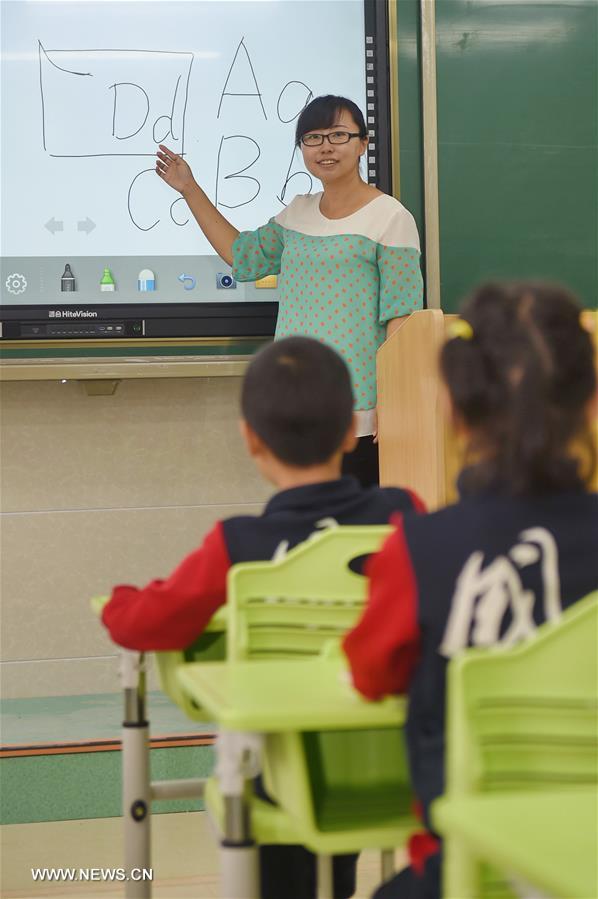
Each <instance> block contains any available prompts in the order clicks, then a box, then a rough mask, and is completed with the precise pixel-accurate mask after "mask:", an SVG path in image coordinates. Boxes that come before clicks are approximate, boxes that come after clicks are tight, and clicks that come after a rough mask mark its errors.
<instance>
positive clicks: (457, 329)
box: [449, 318, 473, 340]
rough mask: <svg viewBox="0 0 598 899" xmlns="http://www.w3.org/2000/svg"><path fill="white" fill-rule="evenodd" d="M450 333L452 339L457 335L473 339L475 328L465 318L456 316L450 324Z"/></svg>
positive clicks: (465, 338) (464, 338)
mask: <svg viewBox="0 0 598 899" xmlns="http://www.w3.org/2000/svg"><path fill="white" fill-rule="evenodd" d="M449 335H450V339H451V340H452V339H453V338H455V337H460V338H461V340H471V339H472V338H473V328H472V327H471V325H470V324H469V322H466V321H465V319H464V318H456V319H455V320H454V321H452V322H451V323H450V325H449Z"/></svg>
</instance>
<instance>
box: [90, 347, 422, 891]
mask: <svg viewBox="0 0 598 899" xmlns="http://www.w3.org/2000/svg"><path fill="white" fill-rule="evenodd" d="M241 410H242V422H241V426H242V431H243V435H244V438H245V442H246V445H247V449H248V451H249V453H250V455H251V456H252V458H253V460H254V461H255V463H256V465H257V467H258V468H259V470H260V472H261V473H262V474H263V475H264V477H265V478H266V479H267V480H269V481H270V482H272V483H273V484H274V485H275V486H276V487H277V488H278V490H279V492H278V493H276V494H275V495H274V496H273V497H272V499H271V500H270V501H269V502H268V504H267V505H266V508H265V509H264V511H263V512H262V514H261V515H243V516H236V517H234V518H229V519H227V520H225V521H219V522H218V523H217V524H216V525H215V526H214V527H213V528H212V530H211V531H210V532H209V534H208V535H207V536H206V537H205V539H204V541H203V543H202V545H201V546H200V547H199V548H198V549H196V550H195V551H194V552H192V553H191V554H190V555H188V556H187V557H186V558H185V559H183V561H182V562H181V563H180V565H179V566H178V567H177V568H176V569H175V571H174V572H173V573H172V574H171V575H170V577H168V578H167V579H166V580H155V581H151V583H149V584H148V585H147V586H146V587H144V588H142V589H138V588H137V587H132V586H119V587H115V588H114V590H113V591H112V596H111V598H110V601H109V602H108V603H107V605H106V606H105V607H104V611H103V613H102V620H103V622H104V624H105V625H106V627H107V629H108V631H109V632H110V636H111V638H112V639H113V640H114V641H115V642H116V643H119V644H120V645H121V646H125V647H127V648H128V649H134V650H140V651H142V650H147V651H152V650H153V651H158V650H175V649H183V648H185V647H186V646H189V644H191V643H192V642H193V641H194V640H195V639H196V638H197V637H198V636H199V635H200V634H201V632H202V631H203V630H204V628H205V626H206V625H207V623H208V621H209V620H210V618H211V617H212V615H213V614H214V612H215V611H216V610H217V609H218V608H219V607H220V606H222V605H223V604H224V603H225V602H226V575H227V572H228V569H229V568H230V566H231V565H234V564H235V563H237V562H247V561H264V560H267V559H272V558H273V557H274V556H275V554H276V555H277V556H278V555H279V554H280V551H281V549H282V550H283V551H286V549H291V548H292V547H293V546H296V545H297V544H298V543H301V542H302V541H304V540H306V539H307V538H308V537H309V536H310V535H311V534H312V533H313V532H314V531H316V530H318V528H322V527H327V526H331V525H333V524H334V523H337V524H339V525H348V524H353V525H357V524H359V525H364V524H378V525H379V524H386V523H387V522H388V521H389V519H390V518H391V516H392V515H393V514H394V513H397V512H408V511H410V510H414V509H415V510H418V511H421V510H423V505H422V503H421V501H420V500H419V499H418V498H417V497H416V496H415V495H414V494H413V493H411V492H410V491H408V490H402V489H400V488H398V487H386V488H380V487H370V488H367V489H364V488H362V487H361V486H360V484H359V482H358V481H357V480H356V479H355V478H353V477H350V476H346V477H341V460H342V456H343V453H345V452H350V451H351V450H352V449H353V447H354V446H355V443H356V437H355V436H354V435H355V429H354V413H353V392H352V389H351V377H350V374H349V371H348V369H347V366H346V365H345V363H344V362H343V360H342V359H341V357H340V356H339V355H338V354H337V353H336V352H335V351H334V350H332V349H330V348H329V347H327V346H325V345H324V344H321V343H319V342H317V341H315V340H312V339H310V338H306V337H290V338H286V339H284V340H280V341H277V342H275V343H272V344H270V345H269V346H267V347H265V348H264V349H263V350H261V351H260V352H259V353H258V354H257V355H256V356H255V357H254V359H253V360H252V362H251V364H250V365H249V368H248V370H247V373H246V375H245V380H244V382H243V390H242V396H241ZM261 855H262V865H261V869H262V888H261V895H262V897H263V899H282V897H283V896H284V899H311V897H313V896H315V857H314V856H313V855H312V854H311V853H309V852H308V851H307V850H306V849H303V848H302V847H299V846H296V847H265V848H264V847H262V848H261ZM334 861H335V864H334V872H335V893H334V895H335V897H336V899H344V897H349V896H351V895H352V894H353V892H354V889H355V862H356V856H353V855H351V856H346V857H345V856H338V857H337V858H335V860H334Z"/></svg>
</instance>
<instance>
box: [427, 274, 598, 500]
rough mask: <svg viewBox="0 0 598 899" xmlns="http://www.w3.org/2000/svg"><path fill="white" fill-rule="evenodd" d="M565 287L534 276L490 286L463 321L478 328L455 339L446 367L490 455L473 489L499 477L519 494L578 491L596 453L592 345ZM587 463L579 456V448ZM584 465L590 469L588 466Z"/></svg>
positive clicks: (456, 399) (474, 443)
mask: <svg viewBox="0 0 598 899" xmlns="http://www.w3.org/2000/svg"><path fill="white" fill-rule="evenodd" d="M580 312H581V309H580V306H579V304H578V303H577V301H576V300H575V298H574V297H573V296H572V295H571V294H569V293H568V292H567V291H566V290H565V289H563V288H562V287H559V286H558V285H554V284H542V283H533V282H520V283H506V284H499V283H496V284H484V285H482V286H481V287H479V288H478V289H477V290H476V291H475V292H474V293H473V295H472V296H471V297H470V298H469V299H468V300H467V301H466V302H465V304H464V306H463V308H462V312H461V318H462V319H464V320H465V321H467V322H468V323H469V325H470V326H471V329H472V333H471V334H468V333H466V334H465V336H460V337H455V338H453V339H449V340H448V342H447V343H446V344H445V345H444V347H443V349H442V352H441V357H440V366H441V370H442V374H443V377H444V380H445V381H446V384H447V386H448V389H449V391H450V394H451V398H452V401H453V404H454V407H455V409H456V410H457V412H458V413H459V414H460V415H461V416H462V418H463V420H464V422H465V424H466V425H467V426H468V427H469V428H470V429H471V431H472V438H471V441H470V445H469V447H468V451H469V453H470V454H471V455H473V457H474V459H475V456H476V455H481V457H482V461H481V462H480V463H479V464H477V465H474V466H473V467H472V468H471V469H470V470H469V471H466V473H465V474H466V483H465V486H466V487H467V488H469V489H473V490H474V491H475V490H476V489H480V488H482V489H483V488H484V487H485V486H486V485H488V484H491V483H493V482H499V483H500V484H502V485H503V486H505V487H506V488H507V489H509V491H510V492H511V493H514V494H524V493H534V492H535V493H537V492H540V491H542V490H547V489H548V490H550V489H569V488H574V487H579V486H580V484H581V483H582V482H583V481H586V482H587V481H589V479H590V478H591V476H592V473H593V471H594V468H595V464H596V451H595V447H594V443H593V440H592V435H591V429H590V425H589V422H588V420H587V404H588V401H589V400H590V399H591V398H592V396H593V393H594V391H595V389H596V373H595V370H594V360H593V348H592V341H591V338H590V335H589V333H588V331H587V330H586V329H585V328H584V327H583V325H582V324H581V322H580ZM576 441H577V448H578V449H582V451H583V452H582V455H583V459H581V458H579V459H577V458H573V456H572V454H571V453H572V445H573V444H574V442H576ZM583 463H585V467H586V471H583V470H582V468H583Z"/></svg>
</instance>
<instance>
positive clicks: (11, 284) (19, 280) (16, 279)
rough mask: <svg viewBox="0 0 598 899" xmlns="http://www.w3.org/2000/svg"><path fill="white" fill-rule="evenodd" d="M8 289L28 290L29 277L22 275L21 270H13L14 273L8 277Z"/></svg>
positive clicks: (13, 291)
mask: <svg viewBox="0 0 598 899" xmlns="http://www.w3.org/2000/svg"><path fill="white" fill-rule="evenodd" d="M6 289H7V290H8V292H9V293H14V294H19V293H25V291H26V290H27V279H26V277H25V275H21V274H19V272H13V273H12V275H9V276H8V278H7V279H6Z"/></svg>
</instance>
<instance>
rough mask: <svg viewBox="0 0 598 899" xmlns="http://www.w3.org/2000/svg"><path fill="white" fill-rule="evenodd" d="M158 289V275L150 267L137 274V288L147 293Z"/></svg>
mask: <svg viewBox="0 0 598 899" xmlns="http://www.w3.org/2000/svg"><path fill="white" fill-rule="evenodd" d="M155 289H156V276H155V275H154V273H153V272H152V271H151V269H149V268H144V269H142V270H141V271H140V272H139V274H138V275H137V290H140V291H141V292H142V293H145V292H146V291H149V290H155Z"/></svg>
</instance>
